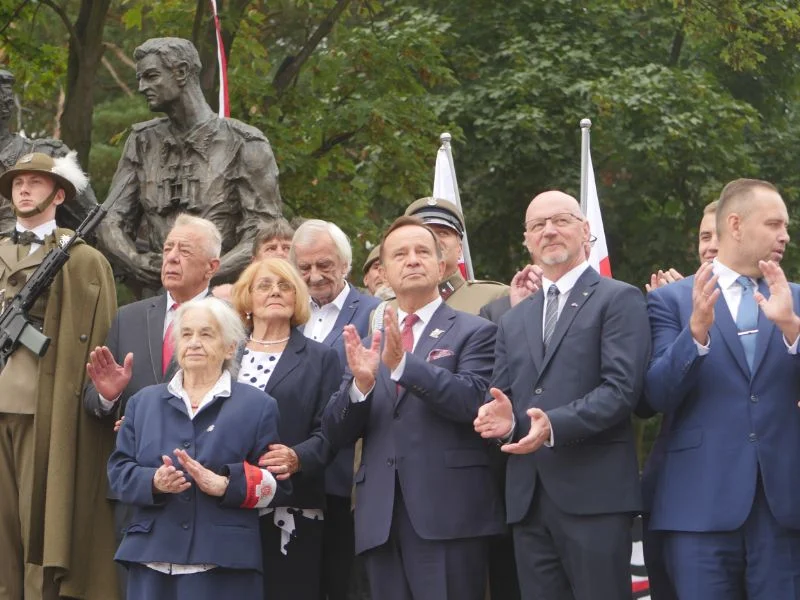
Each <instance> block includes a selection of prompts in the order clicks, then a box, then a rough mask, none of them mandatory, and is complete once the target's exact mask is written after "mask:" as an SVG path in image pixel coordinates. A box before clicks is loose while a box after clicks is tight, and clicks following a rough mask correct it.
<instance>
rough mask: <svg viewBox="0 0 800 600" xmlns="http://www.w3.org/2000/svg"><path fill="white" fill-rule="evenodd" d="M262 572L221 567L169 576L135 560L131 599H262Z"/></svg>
mask: <svg viewBox="0 0 800 600" xmlns="http://www.w3.org/2000/svg"><path fill="white" fill-rule="evenodd" d="M262 594H263V583H262V581H261V573H259V572H258V571H251V570H244V569H222V568H219V567H217V568H216V569H211V570H210V571H205V572H203V573H192V574H191V575H167V574H166V573H160V572H159V571H155V570H153V569H151V568H149V567H146V566H144V565H140V564H136V563H133V564H131V565H130V567H129V573H128V600H220V599H221V598H236V600H262Z"/></svg>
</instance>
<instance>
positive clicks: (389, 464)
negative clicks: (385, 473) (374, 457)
mask: <svg viewBox="0 0 800 600" xmlns="http://www.w3.org/2000/svg"><path fill="white" fill-rule="evenodd" d="M386 465H387V466H389V467H393V466H394V459H393V458H387V459H386Z"/></svg>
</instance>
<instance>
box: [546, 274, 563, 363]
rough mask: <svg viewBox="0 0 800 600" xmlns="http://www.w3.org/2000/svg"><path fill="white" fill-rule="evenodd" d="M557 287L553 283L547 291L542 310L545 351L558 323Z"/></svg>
mask: <svg viewBox="0 0 800 600" xmlns="http://www.w3.org/2000/svg"><path fill="white" fill-rule="evenodd" d="M558 294H559V290H558V286H556V284H555V283H554V284H553V285H551V286H550V289H548V290H547V305H546V306H545V308H544V339H543V341H544V349H545V350H547V346H548V344H550V340H551V339H552V337H553V333H554V332H555V330H556V321H558Z"/></svg>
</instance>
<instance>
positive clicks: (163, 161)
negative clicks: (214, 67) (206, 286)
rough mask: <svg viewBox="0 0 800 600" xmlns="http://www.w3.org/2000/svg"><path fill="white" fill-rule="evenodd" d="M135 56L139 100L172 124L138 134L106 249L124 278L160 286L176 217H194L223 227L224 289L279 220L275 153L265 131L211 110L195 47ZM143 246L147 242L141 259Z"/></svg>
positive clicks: (142, 127)
mask: <svg viewBox="0 0 800 600" xmlns="http://www.w3.org/2000/svg"><path fill="white" fill-rule="evenodd" d="M133 57H134V59H135V60H136V78H137V79H138V81H139V92H140V93H141V94H143V95H144V97H145V98H146V99H147V103H148V105H149V107H150V110H151V111H154V112H164V113H166V115H167V116H166V117H162V118H159V119H153V120H151V121H147V122H144V123H137V124H136V125H134V126H133V131H132V132H131V134H130V136H129V137H128V140H127V142H126V143H125V149H124V150H123V153H122V158H121V159H120V162H119V165H118V166H117V172H116V173H115V175H114V179H113V181H112V182H111V190H110V191H109V194H108V198H107V201H106V204H107V205H110V209H109V214H108V217H107V218H106V219H105V221H104V223H103V224H102V225H101V227H100V230H99V234H98V239H99V242H100V244H101V246H102V248H103V249H104V250H105V252H106V253H107V256H108V257H109V258H110V259H111V260H112V262H113V263H114V264H115V265H116V266H117V267H118V268H121V269H122V270H123V272H124V273H126V274H127V275H129V276H132V277H133V278H134V279H135V280H136V281H137V282H138V283H139V284H141V285H143V286H145V287H150V288H159V287H160V286H161V276H160V270H161V248H162V245H163V243H164V239H165V238H166V235H167V233H168V232H169V230H170V228H171V227H172V224H173V222H174V221H175V218H176V217H177V216H178V215H179V214H180V213H189V214H191V215H196V216H198V217H203V218H206V219H208V220H210V221H212V222H214V224H215V225H216V226H217V227H218V228H219V230H220V232H221V233H222V240H223V241H222V253H223V255H222V263H221V265H220V268H219V271H218V275H217V281H226V280H227V281H230V280H233V279H235V277H236V276H238V274H239V272H240V271H241V270H242V269H243V268H244V266H245V265H246V264H247V263H248V262H249V261H250V251H251V247H252V245H253V239H254V237H255V235H256V231H257V229H258V227H259V225H260V224H261V223H262V222H264V221H266V220H269V219H272V218H275V217H279V216H281V199H280V193H279V191H278V167H277V165H276V163H275V157H274V155H273V154H272V148H271V147H270V145H269V142H268V141H267V138H266V137H265V136H264V134H263V133H261V132H260V131H259V130H258V129H256V128H254V127H251V126H249V125H246V124H244V123H242V122H240V121H237V120H236V119H221V118H219V117H218V116H217V115H216V114H215V113H214V112H213V111H212V110H211V107H210V106H209V105H208V103H207V102H206V100H205V98H204V97H203V93H202V90H201V88H200V80H199V73H200V67H201V65H200V57H199V55H198V53H197V49H196V48H195V47H194V45H193V44H192V43H191V42H190V41H188V40H184V39H179V38H154V39H150V40H147V41H146V42H145V43H144V44H142V45H141V46H139V47H138V48H136V50H135V51H134V54H133ZM112 203H113V204H112ZM137 239H138V240H139V241H140V242H142V241H144V242H145V243H144V247H145V249H144V251H143V252H139V251H138V250H137V243H136V242H137Z"/></svg>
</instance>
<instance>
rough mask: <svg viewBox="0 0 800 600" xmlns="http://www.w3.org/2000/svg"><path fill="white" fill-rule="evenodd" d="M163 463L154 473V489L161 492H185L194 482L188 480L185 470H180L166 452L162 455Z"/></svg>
mask: <svg viewBox="0 0 800 600" xmlns="http://www.w3.org/2000/svg"><path fill="white" fill-rule="evenodd" d="M161 461H162V463H163V464H162V465H161V466H160V467H158V470H156V474H155V475H153V490H154V491H155V492H156V493H159V494H180V493H181V492H185V491H186V490H188V489H189V488H190V487H192V484H191V483H189V482H188V481H186V477H185V476H184V475H183V471H179V470H178V469H176V468H175V466H174V465H173V464H172V459H171V458H170V457H169V456H167V455H166V454H164V455H163V456H162V457H161Z"/></svg>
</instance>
